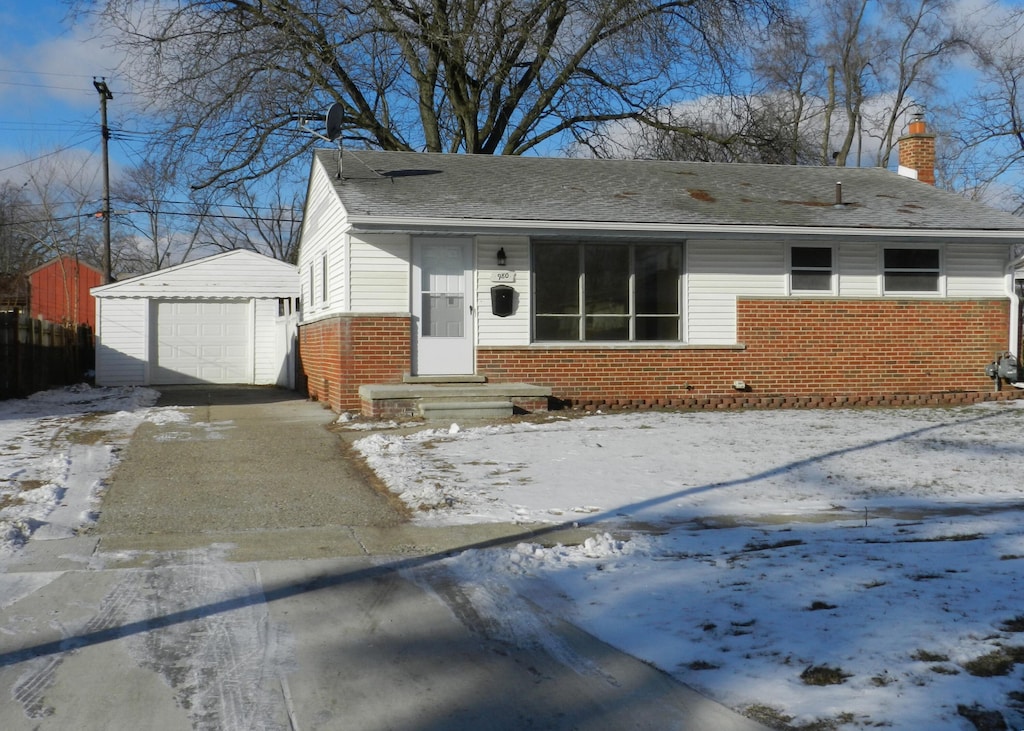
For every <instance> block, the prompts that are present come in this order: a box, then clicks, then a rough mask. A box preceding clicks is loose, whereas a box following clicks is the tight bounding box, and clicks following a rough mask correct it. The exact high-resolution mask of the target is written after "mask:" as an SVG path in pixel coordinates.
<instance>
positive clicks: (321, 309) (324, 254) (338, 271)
mask: <svg viewBox="0 0 1024 731" xmlns="http://www.w3.org/2000/svg"><path fill="white" fill-rule="evenodd" d="M347 230H348V220H347V216H346V214H345V209H344V207H343V206H342V205H341V202H340V201H339V200H338V194H337V192H336V191H335V190H334V184H333V181H332V180H331V177H330V175H328V173H327V171H325V170H324V168H323V166H322V165H321V164H320V162H319V161H318V160H316V158H314V163H313V167H312V170H311V172H310V179H309V190H308V192H307V199H306V207H305V211H304V217H303V220H302V234H301V242H302V245H301V247H300V249H299V278H300V281H301V283H302V285H301V286H302V294H301V297H302V308H303V311H304V313H305V315H306V317H309V316H310V315H313V314H318V315H319V314H324V313H325V312H327V311H330V310H339V309H341V307H342V303H344V302H345V295H346V292H345V284H346V281H347V277H346V275H345V272H346V268H345V263H346V251H345V248H346V242H347V238H346V231H347ZM325 270H326V272H327V273H328V276H327V277H326V278H325V277H324V276H323V273H324V271H325ZM325 280H326V282H325ZM325 283H326V285H327V286H326V289H325V288H324V284H325Z"/></svg>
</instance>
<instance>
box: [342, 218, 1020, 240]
mask: <svg viewBox="0 0 1024 731" xmlns="http://www.w3.org/2000/svg"><path fill="white" fill-rule="evenodd" d="M348 223H349V225H350V226H351V231H352V232H353V233H385V232H404V233H438V232H463V233H466V234H490V235H501V234H506V235H507V234H518V235H523V234H533V235H536V236H545V235H557V234H565V233H567V232H574V233H578V234H584V235H586V234H597V235H605V236H608V235H616V234H635V235H643V236H645V237H647V236H655V237H656V236H687V235H689V236H693V235H705V236H713V237H715V238H743V237H750V236H758V237H761V236H772V237H774V238H779V237H782V238H806V237H810V238H886V239H904V240H907V239H911V240H924V239H935V238H943V239H975V240H985V241H989V242H992V243H1008V244H1009V243H1024V228H1022V229H1021V230H1019V231H1017V230H1007V229H1001V230H1000V229H992V230H983V229H941V228H881V227H877V228H876V227H866V226H859V227H829V226H772V225H744V224H690V223H685V224H671V223H634V222H621V221H557V220H517V219H482V218H473V219H466V218H444V217H431V218H424V217H418V216H417V217H412V216H366V215H363V216H358V215H352V214H351V213H350V214H349V216H348Z"/></svg>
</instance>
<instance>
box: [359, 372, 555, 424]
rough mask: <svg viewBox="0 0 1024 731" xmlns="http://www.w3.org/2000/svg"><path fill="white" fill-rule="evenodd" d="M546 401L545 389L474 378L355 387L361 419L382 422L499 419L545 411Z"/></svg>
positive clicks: (435, 379)
mask: <svg viewBox="0 0 1024 731" xmlns="http://www.w3.org/2000/svg"><path fill="white" fill-rule="evenodd" d="M410 380H413V379H410ZM550 397H551V389H550V388H549V387H546V386H536V385H534V384H530V383H487V382H483V381H482V380H481V379H479V378H478V377H475V376H469V377H465V378H460V379H458V380H455V379H454V378H453V379H452V380H443V379H441V378H437V377H433V378H431V379H429V380H426V379H416V380H415V382H406V383H391V384H369V385H364V386H360V387H359V400H360V403H361V410H362V413H363V415H364V416H371V417H385V418H402V417H422V418H424V419H427V420H435V419H446V420H447V419H501V418H507V417H509V416H512V415H513V414H514V413H517V411H518V413H536V412H544V411H547V409H548V400H549V399H550Z"/></svg>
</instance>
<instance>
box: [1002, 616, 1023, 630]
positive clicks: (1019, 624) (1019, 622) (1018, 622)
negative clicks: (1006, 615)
mask: <svg viewBox="0 0 1024 731" xmlns="http://www.w3.org/2000/svg"><path fill="white" fill-rule="evenodd" d="M999 628H1000V629H1001V630H1002V631H1003V632H1024V614H1018V615H1017V616H1016V617H1013V618H1012V619H1007V620H1005V621H1004V622H1003V623H1002V625H1000V627H999Z"/></svg>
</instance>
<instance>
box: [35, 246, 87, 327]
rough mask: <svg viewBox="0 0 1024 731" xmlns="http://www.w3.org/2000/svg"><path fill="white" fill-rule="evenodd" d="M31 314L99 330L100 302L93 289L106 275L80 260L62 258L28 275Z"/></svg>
mask: <svg viewBox="0 0 1024 731" xmlns="http://www.w3.org/2000/svg"><path fill="white" fill-rule="evenodd" d="M28 281H29V314H30V315H31V316H32V317H33V318H38V319H42V320H49V321H50V322H56V323H60V324H62V325H88V326H89V327H91V328H93V329H94V330H95V329H96V301H95V300H94V299H93V296H92V294H91V293H90V290H91V289H92V288H93V287H98V286H99V285H100V284H102V283H103V273H102V272H101V271H100V270H99V269H97V268H96V267H94V266H90V265H89V264H86V263H85V262H84V261H81V260H80V259H79V258H78V257H74V256H66V255H65V256H58V257H57V258H55V259H52V260H50V261H48V262H46V263H45V264H43V265H41V266H38V267H36V268H35V269H33V270H32V271H30V272H29V273H28Z"/></svg>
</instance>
